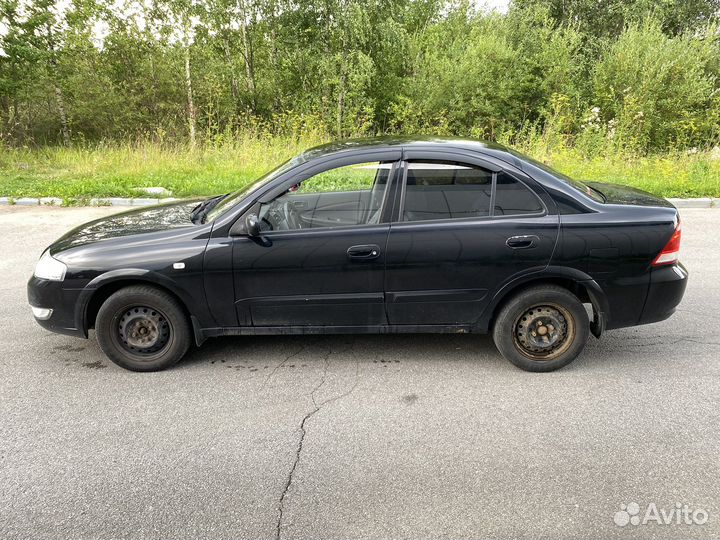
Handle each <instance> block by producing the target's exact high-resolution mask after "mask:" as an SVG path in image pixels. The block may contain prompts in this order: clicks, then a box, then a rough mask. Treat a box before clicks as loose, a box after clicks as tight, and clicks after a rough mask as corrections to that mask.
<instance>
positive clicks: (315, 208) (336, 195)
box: [259, 161, 392, 231]
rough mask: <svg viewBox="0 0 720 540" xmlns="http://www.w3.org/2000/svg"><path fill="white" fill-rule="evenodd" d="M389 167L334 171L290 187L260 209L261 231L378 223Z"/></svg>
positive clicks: (372, 164) (362, 166)
mask: <svg viewBox="0 0 720 540" xmlns="http://www.w3.org/2000/svg"><path fill="white" fill-rule="evenodd" d="M391 167H392V163H386V162H377V161H376V162H369V163H359V164H356V165H348V166H345V167H337V168H334V169H329V170H327V171H324V172H321V173H319V174H316V175H315V176H312V177H310V178H308V179H307V180H304V181H303V182H302V183H300V184H296V185H293V186H291V187H290V188H289V189H288V190H287V191H286V192H285V193H283V194H282V195H280V196H279V197H277V198H276V199H274V200H273V201H271V202H269V203H264V204H262V205H261V206H260V211H259V217H260V221H261V228H262V229H263V230H264V231H288V230H299V229H317V228H321V227H341V226H346V225H366V224H372V223H379V222H380V213H381V210H382V203H383V199H384V197H385V190H386V188H387V183H388V177H389V174H390V169H391Z"/></svg>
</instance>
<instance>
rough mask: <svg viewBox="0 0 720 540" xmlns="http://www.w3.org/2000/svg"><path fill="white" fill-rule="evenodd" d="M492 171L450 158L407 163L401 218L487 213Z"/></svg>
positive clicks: (433, 217) (457, 216)
mask: <svg viewBox="0 0 720 540" xmlns="http://www.w3.org/2000/svg"><path fill="white" fill-rule="evenodd" d="M491 193H492V172H490V171H487V170H485V169H481V168H479V167H473V166H470V165H465V164H462V163H454V162H450V161H434V162H410V163H408V171H407V185H406V188H405V206H404V209H403V221H426V220H430V219H461V218H470V217H483V216H488V215H490V196H491Z"/></svg>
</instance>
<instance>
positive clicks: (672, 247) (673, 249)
mask: <svg viewBox="0 0 720 540" xmlns="http://www.w3.org/2000/svg"><path fill="white" fill-rule="evenodd" d="M681 235H682V226H681V225H680V218H678V224H677V227H675V232H673V235H672V236H671V237H670V240H668V243H667V244H665V247H664V248H663V249H662V251H661V252H660V254H659V255H658V256H657V257H655V260H654V261H653V262H652V265H653V266H664V265H666V264H675V263H676V262H678V258H679V255H680V236H681Z"/></svg>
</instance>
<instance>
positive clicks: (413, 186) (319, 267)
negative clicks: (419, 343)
mask: <svg viewBox="0 0 720 540" xmlns="http://www.w3.org/2000/svg"><path fill="white" fill-rule="evenodd" d="M680 239H681V224H680V216H679V214H678V211H677V209H676V208H675V207H674V206H673V205H672V204H670V203H669V202H668V201H666V200H664V199H661V198H658V197H655V196H653V195H651V194H649V193H645V192H643V191H639V190H636V189H632V188H629V187H624V186H620V185H615V184H609V183H597V182H592V183H583V182H579V181H576V180H572V179H570V178H567V177H566V176H563V175H562V174H560V173H558V172H556V171H553V170H551V169H550V168H548V167H546V166H545V165H543V164H541V163H539V162H536V161H534V160H532V159H530V158H528V157H526V156H523V155H521V154H519V153H518V152H516V151H514V150H511V149H509V148H505V147H503V146H500V145H497V144H493V143H487V142H481V141H475V140H467V139H453V138H432V137H427V138H423V137H414V138H410V137H393V138H374V139H365V140H349V141H342V142H337V143H331V144H327V145H324V146H320V147H317V148H313V149H310V150H307V151H306V152H304V153H302V154H300V155H298V156H297V157H295V158H293V159H291V160H289V161H287V162H286V163H284V164H282V165H280V166H279V167H278V168H276V169H275V170H273V171H271V172H270V173H268V174H266V175H265V176H264V177H262V178H260V179H259V180H258V181H256V182H255V183H252V184H251V185H249V186H247V187H243V188H241V189H239V190H238V191H236V192H234V193H229V194H225V195H221V196H217V197H212V198H209V199H206V200H197V199H196V200H183V201H178V202H172V203H168V204H161V205H156V206H151V207H143V208H139V209H133V210H130V211H127V212H123V213H119V214H116V215H112V216H110V217H107V218H102V219H98V220H95V221H91V222H89V223H87V224H85V225H81V226H80V227H77V228H76V229H73V230H71V231H70V232H68V233H67V234H65V235H64V236H63V237H61V238H60V239H59V240H57V241H56V242H54V243H53V244H52V245H51V246H50V247H48V248H47V249H46V250H45V251H44V253H43V254H42V256H41V257H40V259H39V261H38V263H37V266H36V268H35V272H34V275H33V276H32V277H31V278H30V281H29V283H28V299H29V303H30V306H31V308H32V312H33V314H34V317H35V320H36V321H37V322H38V323H39V324H40V325H41V326H43V327H44V328H46V329H48V330H51V331H54V332H59V333H62V334H68V335H73V336H79V337H83V338H87V337H88V333H89V331H90V330H91V329H94V331H95V335H96V337H97V341H98V343H99V345H100V348H101V349H102V350H103V351H104V353H105V354H106V355H107V356H108V358H110V360H112V361H113V362H115V363H116V364H118V365H119V366H122V367H124V368H127V369H130V370H135V371H155V370H161V369H164V368H168V367H170V366H172V365H174V364H176V363H177V362H178V361H179V360H180V359H181V358H182V357H183V355H184V354H185V353H186V352H187V351H188V349H189V348H190V347H191V345H193V343H194V344H195V345H197V346H200V345H201V344H202V343H203V342H204V341H205V340H206V339H207V338H210V337H215V336H227V335H240V336H242V335H266V334H283V335H284V334H325V333H402V332H415V333H418V332H435V333H466V332H470V333H481V334H482V333H491V334H492V337H493V339H494V342H495V344H496V345H497V348H498V349H499V351H500V353H501V354H502V355H503V356H504V357H505V358H507V359H508V360H509V361H510V362H512V363H513V364H514V365H516V366H518V367H519V368H522V369H524V370H527V371H532V372H548V371H553V370H556V369H558V368H561V367H563V366H565V365H567V364H569V363H570V362H572V361H573V360H574V359H575V358H576V357H577V356H578V355H579V354H580V352H581V351H582V350H583V348H584V347H585V344H586V342H587V340H588V339H589V334H593V335H594V336H595V337H597V338H599V337H600V336H601V334H602V333H603V332H604V331H606V330H610V329H614V328H622V327H628V326H635V325H641V324H646V323H653V322H657V321H662V320H664V319H666V318H668V317H669V316H670V315H671V314H672V313H673V312H674V311H675V309H676V306H677V305H678V304H679V303H680V301H681V299H682V297H683V294H684V292H685V287H686V285H687V279H688V272H687V270H686V269H685V267H684V266H683V265H682V264H680V262H679V260H678V253H679V250H680Z"/></svg>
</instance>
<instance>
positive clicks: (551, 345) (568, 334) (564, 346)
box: [513, 303, 575, 362]
mask: <svg viewBox="0 0 720 540" xmlns="http://www.w3.org/2000/svg"><path fill="white" fill-rule="evenodd" d="M574 340H575V319H574V318H573V316H572V315H571V314H570V312H569V311H568V310H567V309H566V308H564V307H563V306H560V305H557V304H553V303H544V304H537V305H534V306H532V307H530V308H528V309H526V310H525V311H523V312H522V313H521V314H520V316H518V317H517V319H515V323H514V324H513V343H514V345H515V348H516V349H517V350H518V352H520V354H522V355H523V356H525V357H527V358H529V359H530V360H533V361H535V362H549V361H551V360H555V359H557V358H558V357H559V356H560V355H562V354H563V353H564V352H566V351H567V350H568V349H569V348H570V345H572V343H573V341H574Z"/></svg>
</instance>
